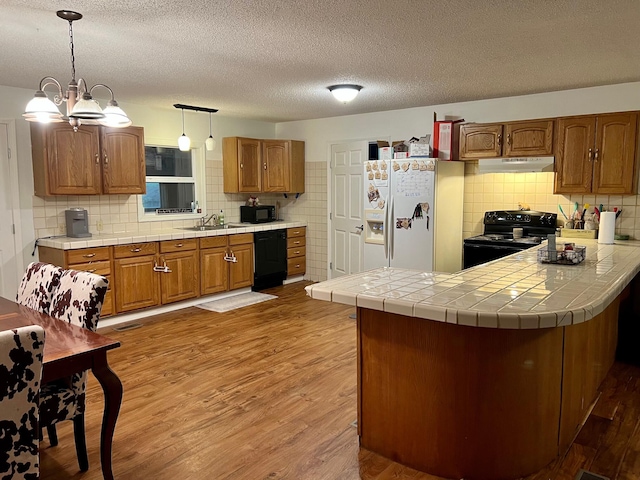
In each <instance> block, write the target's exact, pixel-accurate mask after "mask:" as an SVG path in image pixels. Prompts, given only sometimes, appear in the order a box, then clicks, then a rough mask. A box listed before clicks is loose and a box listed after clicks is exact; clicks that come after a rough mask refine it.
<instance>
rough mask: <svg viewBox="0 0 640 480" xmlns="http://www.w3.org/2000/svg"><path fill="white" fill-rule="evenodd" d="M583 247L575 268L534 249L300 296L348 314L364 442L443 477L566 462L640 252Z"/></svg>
mask: <svg viewBox="0 0 640 480" xmlns="http://www.w3.org/2000/svg"><path fill="white" fill-rule="evenodd" d="M582 243H583V244H585V245H586V246H587V258H586V260H585V261H584V262H583V263H582V264H579V265H571V266H568V265H549V264H541V263H538V262H537V258H536V255H537V248H533V249H529V250H525V251H523V252H521V253H516V254H513V255H511V256H509V257H506V258H503V259H500V260H496V261H494V262H491V263H487V264H483V265H480V266H477V267H474V268H471V269H467V270H464V271H461V272H458V273H455V274H445V273H437V272H433V273H424V272H419V271H414V270H405V269H396V268H380V269H376V270H370V271H367V272H363V273H360V274H355V275H350V276H345V277H339V278H336V279H333V280H329V281H326V282H322V283H319V284H314V285H310V286H308V287H307V293H308V295H309V296H311V297H312V298H315V299H319V300H325V301H332V302H337V303H343V304H348V305H354V306H356V307H357V311H358V320H357V341H358V346H357V347H358V434H359V435H360V443H361V445H362V446H363V447H364V448H367V449H369V450H372V451H374V452H376V453H379V454H381V455H383V456H385V457H387V458H390V459H392V460H394V461H397V462H400V463H402V464H405V465H408V466H411V467H413V468H416V469H418V470H421V471H424V472H428V473H431V474H435V475H439V476H443V477H447V478H472V479H492V480H497V479H514V478H518V477H522V476H526V475H529V474H531V473H534V472H537V471H538V470H540V469H541V468H542V467H544V466H545V465H546V464H548V463H549V462H551V461H553V460H554V459H555V458H556V457H557V456H558V455H561V454H563V453H564V452H565V451H566V449H567V448H568V447H569V445H570V444H571V442H572V441H573V439H574V437H575V435H576V433H577V431H578V430H579V428H580V426H581V424H582V422H583V421H584V419H585V417H586V415H587V414H588V412H589V411H590V409H591V407H592V405H593V404H594V402H595V401H596V400H597V398H598V388H599V386H600V383H601V382H602V380H603V379H604V377H605V376H606V374H607V372H608V370H609V368H610V367H611V365H612V364H613V361H614V356H615V349H616V344H617V328H618V312H619V309H620V304H621V302H624V301H625V299H627V298H628V297H629V291H630V289H631V285H630V284H631V283H632V281H633V280H634V278H635V276H636V274H637V273H638V271H639V270H640V248H639V247H640V242H625V243H623V244H616V245H599V244H597V243H596V241H594V240H587V241H584V242H582ZM540 248H545V247H544V246H543V247H540Z"/></svg>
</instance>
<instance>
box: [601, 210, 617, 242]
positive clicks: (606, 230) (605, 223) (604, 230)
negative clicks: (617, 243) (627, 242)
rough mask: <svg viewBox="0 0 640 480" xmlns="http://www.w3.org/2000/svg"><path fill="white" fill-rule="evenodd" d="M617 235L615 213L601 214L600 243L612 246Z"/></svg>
mask: <svg viewBox="0 0 640 480" xmlns="http://www.w3.org/2000/svg"><path fill="white" fill-rule="evenodd" d="M615 233H616V214H615V212H602V213H601V214H600V231H599V232H598V243H604V244H606V245H611V244H612V243H613V238H614V236H615Z"/></svg>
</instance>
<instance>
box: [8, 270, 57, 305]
mask: <svg viewBox="0 0 640 480" xmlns="http://www.w3.org/2000/svg"><path fill="white" fill-rule="evenodd" d="M62 272H64V270H63V269H62V268H60V267H56V266H55V265H50V264H48V263H40V262H33V263H30V264H29V266H28V267H27V270H26V271H25V272H24V275H23V277H22V281H21V282H20V286H19V287H18V294H17V295H16V302H18V303H19V304H20V305H24V306H25V307H29V308H31V309H33V310H37V311H39V312H42V313H49V308H50V306H51V295H52V294H53V289H54V288H56V287H57V286H58V283H59V282H60V276H61V275H62Z"/></svg>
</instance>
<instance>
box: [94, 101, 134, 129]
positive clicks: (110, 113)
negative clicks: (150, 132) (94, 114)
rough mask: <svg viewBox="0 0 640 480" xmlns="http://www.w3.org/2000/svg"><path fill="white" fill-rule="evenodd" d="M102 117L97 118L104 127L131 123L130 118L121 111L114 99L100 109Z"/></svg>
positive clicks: (125, 125) (123, 125)
mask: <svg viewBox="0 0 640 480" xmlns="http://www.w3.org/2000/svg"><path fill="white" fill-rule="evenodd" d="M102 113H104V118H103V119H101V120H99V122H100V125H104V126H105V127H128V126H130V125H131V119H130V118H129V117H127V114H126V113H124V112H123V111H122V109H121V108H120V107H119V106H118V104H117V103H116V101H115V100H114V101H113V103H112V102H109V103H108V104H107V106H106V107H105V109H104V110H103V111H102Z"/></svg>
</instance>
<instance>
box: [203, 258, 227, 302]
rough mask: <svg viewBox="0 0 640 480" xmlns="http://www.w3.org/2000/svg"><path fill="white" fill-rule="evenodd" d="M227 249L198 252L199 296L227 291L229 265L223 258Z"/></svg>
mask: <svg viewBox="0 0 640 480" xmlns="http://www.w3.org/2000/svg"><path fill="white" fill-rule="evenodd" d="M226 254H227V247H218V248H208V249H206V250H200V294H201V295H208V294H210V293H218V292H226V291H227V290H229V265H228V263H227V262H226V261H225V259H224V257H225V255H226Z"/></svg>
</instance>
